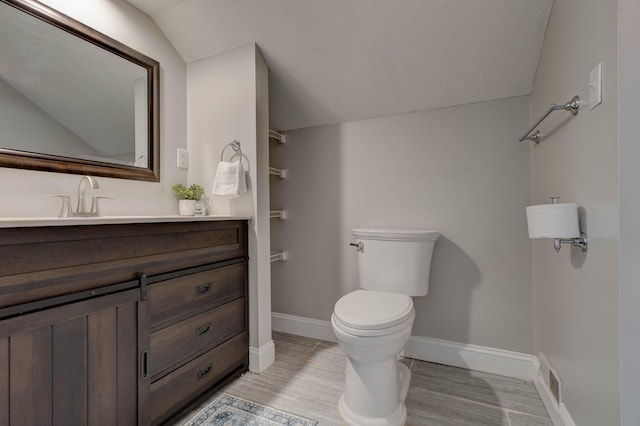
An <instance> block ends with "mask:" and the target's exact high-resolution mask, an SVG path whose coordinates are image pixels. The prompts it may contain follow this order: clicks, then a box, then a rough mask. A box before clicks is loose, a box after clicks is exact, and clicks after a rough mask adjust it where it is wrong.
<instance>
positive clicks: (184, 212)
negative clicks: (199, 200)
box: [178, 200, 196, 216]
mask: <svg viewBox="0 0 640 426" xmlns="http://www.w3.org/2000/svg"><path fill="white" fill-rule="evenodd" d="M195 208H196V200H179V201H178V209H179V210H180V215H181V216H193V211H194V210H195Z"/></svg>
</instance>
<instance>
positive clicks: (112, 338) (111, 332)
mask: <svg viewBox="0 0 640 426" xmlns="http://www.w3.org/2000/svg"><path fill="white" fill-rule="evenodd" d="M145 309H146V304H145V303H144V302H140V301H139V290H138V289H134V290H128V291H123V292H120V293H115V294H112V295H108V296H102V297H98V298H95V299H90V300H86V301H82V302H78V303H73V304H69V305H65V306H60V307H55V308H50V309H46V310H43V311H40V312H36V313H31V314H26V315H22V316H19V317H15V318H10V319H6V320H4V321H0V425H20V426H23V425H51V424H53V425H65V426H68V425H98V424H104V425H135V424H147V423H148V408H147V404H148V402H147V401H148V398H149V380H148V379H146V378H145V377H144V376H146V372H145V371H143V370H145V368H146V367H145V366H144V365H142V363H143V361H144V358H145V355H144V354H145V351H148V346H149V338H148V332H147V333H145V332H144V330H143V329H141V327H145V326H146V325H147V321H148V320H147V319H146V312H145Z"/></svg>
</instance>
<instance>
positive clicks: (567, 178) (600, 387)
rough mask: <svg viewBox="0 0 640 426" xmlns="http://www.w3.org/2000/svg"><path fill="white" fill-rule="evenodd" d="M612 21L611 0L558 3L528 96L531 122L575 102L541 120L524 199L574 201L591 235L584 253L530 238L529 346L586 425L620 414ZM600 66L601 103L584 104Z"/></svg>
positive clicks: (613, 420) (614, 27)
mask: <svg viewBox="0 0 640 426" xmlns="http://www.w3.org/2000/svg"><path fill="white" fill-rule="evenodd" d="M617 18H618V10H617V2H608V1H601V0H556V1H555V2H554V4H553V9H552V12H551V17H550V20H549V26H548V28H547V34H546V37H545V41H544V46H543V49H542V55H541V58H540V62H539V65H538V71H537V74H536V80H535V84H534V87H533V92H532V95H531V100H532V102H531V105H532V107H531V119H532V120H535V119H537V117H538V116H539V115H540V114H542V113H543V111H545V110H546V109H547V107H548V105H549V104H551V103H553V102H555V103H563V102H566V101H568V100H569V99H571V98H572V97H573V96H574V95H576V94H578V95H579V96H580V97H581V99H583V104H582V106H581V108H580V112H579V114H578V115H577V116H576V117H574V118H572V119H569V117H570V115H569V114H568V113H566V112H563V111H561V112H555V113H554V114H553V115H552V116H551V117H550V118H549V119H548V120H547V121H545V123H544V124H543V125H542V127H541V131H542V132H543V133H546V134H547V137H546V138H545V139H544V140H543V141H542V142H541V143H540V144H539V145H532V147H531V157H532V202H533V203H534V204H540V203H548V202H549V197H550V196H552V195H557V196H560V197H561V199H560V201H561V202H562V201H564V202H575V203H577V204H578V205H579V206H580V207H581V214H580V216H581V226H582V228H583V230H586V232H587V235H588V238H589V250H588V252H587V253H586V254H581V253H578V252H576V251H575V249H573V250H572V249H571V248H570V247H569V246H564V247H563V248H562V250H561V252H560V253H555V251H554V250H553V248H552V242H551V240H536V241H535V242H534V251H533V289H534V346H535V349H536V351H540V350H541V351H543V352H544V353H545V354H546V355H547V357H548V358H549V360H550V362H551V363H552V364H553V366H554V367H555V368H556V370H557V372H558V374H559V375H560V378H561V380H562V383H563V394H564V404H565V406H566V409H567V410H568V412H569V414H570V416H571V417H572V418H573V420H574V421H575V423H576V424H578V425H585V426H587V425H615V424H619V419H620V418H619V413H620V405H619V404H620V398H619V394H620V393H619V384H620V380H619V350H618V347H619V314H620V311H619V292H618V239H619V230H618V223H619V222H618V143H617V140H618V133H617V113H618V99H617V90H618V88H617V84H618V79H617V72H618V69H617ZM634 25H637V22H636V23H634ZM636 41H637V40H634V43H635V42H636ZM598 62H602V73H603V103H602V104H601V105H600V106H598V107H597V108H596V109H594V110H589V107H588V98H589V96H588V94H589V91H588V89H589V88H588V86H587V84H588V81H589V80H588V77H589V72H590V70H591V69H592V68H593V67H595V66H596V64H597V63H598ZM635 78H636V80H635V81H636V82H637V76H636V77H635ZM635 122H636V123H637V118H635ZM634 185H635V186H637V181H636V182H635V183H634ZM636 220H637V216H636ZM634 261H635V262H636V263H637V259H634ZM636 330H637V324H636ZM636 362H637V359H636ZM635 398H637V394H636V395H635Z"/></svg>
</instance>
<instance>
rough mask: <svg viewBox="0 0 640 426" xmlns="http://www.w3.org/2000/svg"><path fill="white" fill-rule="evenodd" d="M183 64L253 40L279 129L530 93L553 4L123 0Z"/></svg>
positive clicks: (537, 0)
mask: <svg viewBox="0 0 640 426" xmlns="http://www.w3.org/2000/svg"><path fill="white" fill-rule="evenodd" d="M128 1H129V3H131V4H133V5H135V6H137V7H138V8H139V9H141V10H143V11H144V12H146V13H147V14H148V15H150V16H151V17H152V18H153V20H154V21H155V22H156V23H157V25H158V26H159V27H160V29H161V30H162V31H163V32H164V34H165V35H166V36H167V38H168V39H169V40H170V41H171V43H172V44H173V45H174V46H175V48H176V50H177V51H178V52H179V54H180V55H181V56H182V57H183V59H184V60H185V62H187V63H189V62H192V61H197V60H199V59H202V58H205V57H208V56H211V55H215V54H218V53H221V52H224V51H226V50H229V49H232V48H234V47H238V46H241V45H243V44H246V43H249V42H256V43H257V45H258V46H259V48H260V50H261V52H262V54H263V56H264V58H265V60H266V61H267V64H268V66H269V91H270V93H269V95H270V120H271V126H272V127H273V128H276V129H279V130H291V129H296V128H302V127H311V126H318V125H323V124H330V123H339V122H346V121H353V120H359V119H364V118H371V117H377V116H384V115H391V114H400V113H406V112H411V111H420V110H427V109H433V108H440V107H447V106H452V105H460V104H466V103H473V102H480V101H486V100H491V99H499V98H506V97H512V96H519V95H525V94H528V93H529V92H530V91H531V87H532V85H533V79H534V77H535V72H536V67H537V64H538V58H539V56H540V50H541V48H542V42H543V40H544V35H545V30H546V26H547V21H548V19H549V14H550V13H551V6H552V2H553V0H128Z"/></svg>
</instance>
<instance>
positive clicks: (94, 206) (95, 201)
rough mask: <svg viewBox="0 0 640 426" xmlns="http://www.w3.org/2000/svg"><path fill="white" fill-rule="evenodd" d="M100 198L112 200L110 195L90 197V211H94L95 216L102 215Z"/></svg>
mask: <svg viewBox="0 0 640 426" xmlns="http://www.w3.org/2000/svg"><path fill="white" fill-rule="evenodd" d="M100 200H113V198H112V197H95V196H94V197H92V198H91V213H95V215H96V216H102V212H101V211H100V203H99V201H100Z"/></svg>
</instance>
